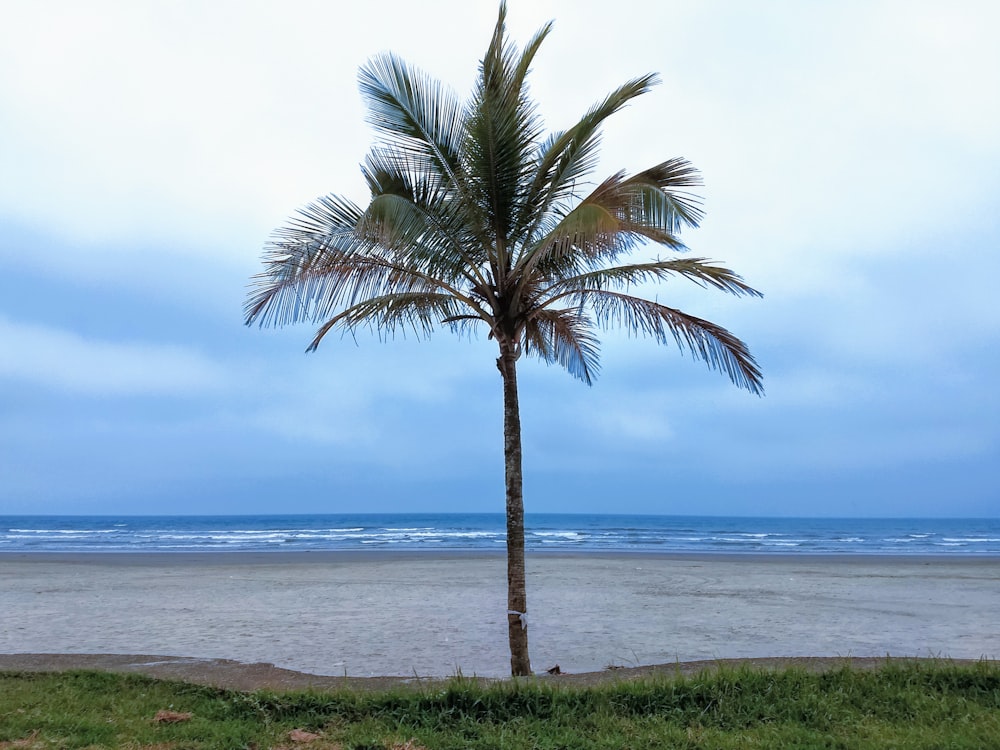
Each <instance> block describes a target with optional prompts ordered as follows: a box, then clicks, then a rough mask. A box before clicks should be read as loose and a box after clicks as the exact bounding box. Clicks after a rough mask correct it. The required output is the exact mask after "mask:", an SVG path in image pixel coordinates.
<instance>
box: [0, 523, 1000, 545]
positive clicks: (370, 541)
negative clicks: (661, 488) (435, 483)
mask: <svg viewBox="0 0 1000 750" xmlns="http://www.w3.org/2000/svg"><path fill="white" fill-rule="evenodd" d="M525 533H526V545H527V547H528V549H529V550H531V551H544V550H550V551H607V552H622V551H635V552H669V553H695V554H697V553H707V554H719V553H723V554H727V553H729V554H731V553H736V554H786V555H794V554H824V555H839V554H845V555H941V556H944V555H951V556H990V555H994V556H1000V519H978V520H977V519H804V518H721V517H693V516H625V515H568V514H565V515H564V514H559V515H555V514H553V515H546V514H536V515H528V516H527V517H526V519H525ZM505 541H506V534H505V527H504V517H503V516H502V515H499V514H457V513H448V514H338V515H295V516H291V515H290V516H277V515H275V516H155V517H154V516H148V517H144V516H0V552H215V551H229V552H251V551H253V552H257V551H283V552H294V551H308V550H366V549H381V550H429V551H433V550H453V549H466V550H502V549H503V545H504V543H505Z"/></svg>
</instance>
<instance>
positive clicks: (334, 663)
mask: <svg viewBox="0 0 1000 750" xmlns="http://www.w3.org/2000/svg"><path fill="white" fill-rule="evenodd" d="M527 566H528V603H529V622H530V634H529V640H530V642H531V653H532V665H533V667H534V669H535V671H536V672H538V671H544V670H547V669H549V668H551V667H553V666H554V665H556V664H559V665H560V666H561V669H562V670H563V671H566V672H574V673H577V672H597V671H601V670H603V669H604V668H605V667H608V666H615V667H635V666H638V665H641V664H671V663H675V662H697V661H704V660H718V659H747V658H765V657H768V658H770V657H788V656H796V655H802V654H809V655H812V656H816V657H852V658H869V657H884V656H886V655H887V654H888V655H891V656H893V657H898V658H910V657H926V656H937V657H943V658H955V659H980V658H997V656H998V655H1000V634H998V632H997V630H996V623H997V622H1000V559H998V558H984V557H978V556H977V557H961V558H959V557H950V556H948V557H945V556H921V557H914V556H896V555H894V556H882V555H879V556H872V555H863V556H853V555H852V556H830V555H826V556H803V555H800V554H780V555H770V556H760V555H728V556H726V557H720V556H718V555H715V554H699V555H686V554H685V555H679V554H673V553H671V554H654V555H649V554H642V553H631V552H630V553H627V554H620V553H606V552H604V553H579V552H577V553H567V552H565V551H559V552H551V553H548V552H547V553H545V554H529V555H528V557H527ZM505 587H506V575H505V556H504V554H503V553H502V552H500V551H496V552H494V551H481V552H478V553H476V552H474V553H473V554H468V553H466V552H463V551H455V550H448V551H436V552H432V553H429V552H424V551H374V550H373V551H368V550H365V551H362V552H360V553H354V552H346V551H329V552H326V551H324V552H295V553H288V552H267V553H251V552H223V553H216V552H212V553H181V554H178V553H106V554H105V553H50V554H44V553H43V554H39V553H31V554H22V553H13V554H11V553H7V554H0V611H3V612H4V613H5V615H7V616H5V617H4V618H2V619H0V653H7V654H13V653H46V652H48V653H66V654H142V653H146V654H179V655H185V656H186V657H187V658H190V659H209V660H220V659H221V660H232V661H235V662H240V663H247V664H254V663H266V664H273V665H276V667H275V668H283V669H287V670H292V671H297V672H302V673H309V674H313V675H327V676H343V675H347V676H350V677H372V676H380V675H400V674H402V675H406V674H419V675H426V676H437V677H440V676H445V675H451V674H455V673H456V672H458V671H461V672H463V673H465V674H478V675H481V676H486V677H489V676H502V675H504V674H506V673H507V672H508V671H509V664H508V658H509V656H508V654H507V652H506V648H507V640H506V623H507V617H506V610H507V607H506V589H505Z"/></svg>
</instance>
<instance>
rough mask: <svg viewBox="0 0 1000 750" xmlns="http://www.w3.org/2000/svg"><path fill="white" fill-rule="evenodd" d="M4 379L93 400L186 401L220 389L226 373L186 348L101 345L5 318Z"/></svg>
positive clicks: (1, 337) (1, 322) (0, 324)
mask: <svg viewBox="0 0 1000 750" xmlns="http://www.w3.org/2000/svg"><path fill="white" fill-rule="evenodd" d="M0 351H3V353H4V356H3V358H2V359H0V378H3V379H8V380H13V381H19V382H22V383H29V384H32V385H37V386H41V387H45V388H50V389H53V390H57V391H62V392H68V393H76V394H83V395H91V396H112V397H124V396H140V395H142V396H150V395H163V396H183V395H192V394H201V393H207V392H212V391H217V390H218V389H220V388H221V387H222V386H223V384H224V383H225V381H226V380H227V375H226V372H225V369H224V368H222V367H220V366H219V365H218V364H216V363H214V362H212V361H211V360H209V359H207V358H206V357H204V356H202V355H200V354H198V353H197V352H194V351H191V350H189V349H186V348H184V347H180V346H172V345H158V344H148V343H117V342H110V341H95V340H91V339H88V338H85V337H84V336H81V335H79V334H77V333H74V332H72V331H66V330H62V329H56V328H50V327H48V326H41V325H34V324H31V323H19V322H16V321H12V320H10V319H7V318H5V317H0Z"/></svg>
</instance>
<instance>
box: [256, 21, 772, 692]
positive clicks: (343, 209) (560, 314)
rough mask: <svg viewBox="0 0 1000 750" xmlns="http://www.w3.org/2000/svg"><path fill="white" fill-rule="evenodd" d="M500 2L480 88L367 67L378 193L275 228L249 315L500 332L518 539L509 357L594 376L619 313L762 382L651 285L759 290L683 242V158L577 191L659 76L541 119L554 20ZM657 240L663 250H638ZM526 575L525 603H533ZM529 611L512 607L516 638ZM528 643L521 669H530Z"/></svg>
mask: <svg viewBox="0 0 1000 750" xmlns="http://www.w3.org/2000/svg"><path fill="white" fill-rule="evenodd" d="M505 17H506V8H505V6H504V5H503V4H501V6H500V14H499V19H498V22H497V25H496V29H495V31H494V34H493V37H492V39H491V41H490V44H489V48H488V49H487V51H486V54H485V55H484V57H483V60H482V63H481V65H480V75H479V78H478V81H477V83H476V85H475V87H474V90H473V92H472V95H471V96H470V98H469V99H468V101H462V100H461V99H459V98H458V97H457V96H456V95H455V94H454V93H453V92H451V91H450V90H448V88H447V87H445V86H444V85H442V84H441V83H440V82H438V81H436V80H434V79H433V78H431V77H429V76H427V75H426V74H424V73H422V72H421V71H419V70H417V69H415V68H413V67H411V66H409V65H408V64H407V63H405V62H404V61H402V60H401V59H399V58H398V57H396V56H395V55H393V54H382V55H379V56H376V57H374V58H372V59H371V60H370V61H369V62H368V63H367V64H366V65H365V66H364V67H363V68H362V69H361V72H360V76H359V83H360V88H361V94H362V96H363V98H364V100H365V101H366V103H367V105H368V120H369V122H370V124H371V125H372V126H373V128H374V130H375V136H376V140H375V144H374V146H373V147H372V150H371V152H370V153H369V154H368V156H367V157H366V159H365V161H364V164H363V165H362V167H361V169H362V173H363V175H364V177H365V180H366V182H367V185H368V188H369V190H370V192H371V198H370V201H369V202H368V205H367V206H366V207H364V208H362V207H360V206H358V205H356V204H354V203H353V202H352V201H350V200H349V199H347V198H345V197H341V196H336V195H329V196H325V197H322V198H319V199H317V200H316V201H314V202H313V203H311V204H309V205H307V206H306V207H304V208H303V209H301V210H300V211H299V212H298V215H297V216H295V217H294V218H293V219H291V220H290V221H289V222H288V224H287V225H286V226H284V227H283V228H281V229H279V230H277V231H276V232H275V233H274V235H273V237H272V238H271V241H270V242H269V244H268V245H267V247H266V249H265V254H264V271H263V272H262V273H260V274H258V275H257V276H255V277H254V279H253V287H252V290H251V293H250V295H249V297H248V300H247V305H246V321H247V323H248V324H249V323H255V322H256V323H259V324H261V325H284V324H287V323H294V322H300V321H308V322H312V323H314V324H318V325H319V328H318V330H317V332H316V336H315V338H314V339H313V341H312V343H311V344H310V346H309V349H315V348H316V347H317V346H318V345H319V343H320V342H321V341H322V339H323V338H324V336H326V334H327V333H329V332H330V331H332V330H334V329H340V330H341V331H353V330H354V329H357V328H359V327H369V328H371V329H372V330H374V331H376V332H378V333H380V334H385V335H391V334H392V333H394V332H396V331H399V330H411V331H415V332H416V333H417V334H419V335H429V334H430V333H431V332H432V331H433V330H435V329H436V328H438V327H440V326H442V325H444V326H447V327H450V328H452V329H454V330H455V331H457V332H460V333H461V332H471V331H473V330H475V329H476V328H479V329H480V330H481V331H482V332H484V333H485V334H486V335H488V336H490V337H491V338H493V339H495V340H496V341H497V343H498V346H499V353H500V356H499V358H498V361H497V364H498V367H499V368H500V371H501V373H502V375H503V379H504V398H505V400H504V404H505V438H506V440H505V456H506V460H507V509H508V519H509V520H510V519H513V521H511V522H510V523H509V528H508V543H509V549H510V545H512V544H513V545H514V546H517V542H516V541H514V542H512V541H511V539H512V537H520V536H523V534H519V531H523V530H521V529H520V527H519V524H520V520H519V519H520V517H521V516H520V514H521V508H520V503H521V499H520V491H521V490H520V483H521V479H520V426H519V417H518V407H517V389H516V375H515V367H514V363H515V362H516V361H517V360H518V359H519V358H520V357H521V356H522V355H523V354H524V355H528V356H535V357H538V358H540V359H542V360H544V361H546V362H552V363H557V364H559V365H562V366H563V367H565V368H566V369H567V370H568V371H569V373H570V374H571V375H573V376H575V377H577V378H579V379H581V380H583V381H585V382H587V383H590V382H591V381H592V380H593V378H594V377H595V376H596V374H597V373H598V370H599V343H600V342H599V339H598V332H599V331H602V330H607V329H612V328H623V329H625V330H626V331H628V332H630V333H633V334H641V335H648V336H651V337H652V338H654V339H655V340H656V341H657V342H658V343H661V344H669V343H671V342H672V343H674V344H675V345H676V346H677V347H678V348H679V349H681V350H682V351H687V352H689V353H691V354H692V355H693V356H694V357H695V358H697V359H700V360H702V361H703V362H705V363H706V364H707V365H708V366H709V367H711V368H713V369H715V370H718V371H721V372H722V373H724V374H725V375H727V376H728V377H729V378H730V379H731V380H732V381H733V382H734V383H735V384H736V385H738V386H740V387H742V388H745V389H747V390H748V391H750V392H751V393H758V394H759V393H761V389H762V379H761V372H760V370H759V368H758V367H757V364H756V362H755V361H754V359H753V357H752V356H751V354H750V352H749V350H748V349H747V347H746V345H745V344H744V343H743V342H742V341H740V340H739V339H738V338H736V337H735V336H733V335H732V334H731V333H729V332H728V331H726V330H725V329H724V328H721V327H720V326H718V325H715V324H713V323H711V322H709V321H706V320H702V319H700V318H697V317H695V316H692V315H688V314H686V313H684V312H682V311H680V310H677V309H675V308H672V307H669V306H667V305H664V304H661V303H659V302H657V301H654V300H650V299H647V298H645V297H643V296H641V294H639V293H638V292H641V290H642V289H644V288H648V286H649V285H651V284H656V283H659V282H663V281H666V280H667V279H670V278H682V279H687V280H689V281H692V282H694V283H696V284H699V285H701V286H704V287H706V288H712V289H717V290H720V291H723V292H727V293H729V294H733V295H736V296H759V293H758V292H757V291H756V290H754V289H753V288H751V287H750V286H748V285H747V284H745V283H744V282H743V280H742V279H741V278H740V277H739V276H738V275H736V274H735V273H734V272H732V271H731V270H729V269H727V268H724V267H722V266H720V265H718V264H715V263H713V262H711V261H708V260H706V259H703V258H694V257H688V256H686V255H678V254H677V253H680V252H682V251H684V250H686V248H685V246H684V244H683V242H682V241H681V239H680V233H681V232H682V230H684V229H685V228H688V227H696V226H697V225H698V223H699V221H700V220H701V218H702V211H701V206H700V201H699V199H698V198H697V197H696V196H695V195H694V194H693V193H692V192H691V190H692V188H696V187H697V186H698V185H699V184H700V179H699V176H698V173H697V171H696V170H695V169H694V168H693V167H692V166H691V165H690V164H689V163H688V162H686V161H685V160H683V159H670V160H668V161H665V162H663V163H661V164H657V165H655V166H653V167H651V168H649V169H646V170H645V171H642V172H639V173H637V174H633V175H628V174H626V173H625V172H619V173H617V174H615V175H612V176H611V177H609V178H607V179H606V180H604V181H603V182H601V183H600V184H598V185H597V187H596V188H594V189H593V190H592V191H591V192H590V193H589V194H588V195H581V194H580V193H579V189H580V186H582V185H584V184H586V180H588V178H589V176H590V174H591V172H592V171H593V169H594V167H595V166H596V164H597V153H598V146H599V143H600V131H601V126H602V125H603V124H604V122H605V120H607V118H608V117H610V116H611V115H613V114H614V113H615V112H617V111H619V110H620V109H622V107H624V106H625V105H626V104H628V103H629V102H631V101H632V100H633V99H635V98H636V97H638V96H641V95H642V94H645V93H646V92H647V91H649V90H650V88H651V87H652V86H653V85H655V84H656V82H657V79H656V77H655V76H654V75H646V76H642V77H639V78H636V79H634V80H631V81H629V82H627V83H625V84H624V85H623V86H621V87H619V88H618V89H616V90H615V91H613V92H611V93H610V94H608V96H607V97H605V98H604V99H603V100H601V101H600V102H598V103H597V104H596V105H595V106H594V107H593V108H591V109H590V110H589V111H588V112H587V113H586V114H585V115H584V116H583V117H582V118H581V119H580V121H579V122H577V123H576V124H575V125H573V126H572V127H571V128H569V129H567V130H565V131H562V132H557V133H553V134H548V135H546V133H545V131H544V128H543V124H542V122H541V119H540V117H539V115H538V108H537V106H536V104H535V102H534V101H533V100H532V99H531V97H530V96H529V93H528V87H527V83H526V81H527V74H528V70H529V68H530V67H531V64H532V61H533V60H534V57H535V54H536V53H537V51H538V49H539V47H540V45H541V43H542V42H543V41H544V39H545V37H546V36H547V35H548V33H549V31H550V28H551V26H550V25H546V26H544V27H543V28H542V29H541V30H540V31H539V32H538V33H537V34H536V35H535V36H534V37H533V38H532V39H531V41H530V42H529V43H528V45H527V46H526V47H525V48H524V50H523V51H522V50H518V49H517V47H516V46H514V45H513V44H512V43H511V42H510V41H509V40H508V39H507V36H506V30H505ZM656 247H660V248H663V249H664V250H665V251H667V252H668V253H669V255H668V257H667V258H666V259H660V258H656V259H650V258H648V257H647V258H645V259H641V260H637V259H636V258H635V257H634V256H635V254H636V252H637V251H642V250H644V249H646V248H656ZM522 554H523V545H522ZM522 563H523V560H522ZM515 567H516V564H515ZM520 575H521V581H520V583H519V584H518V585H519V586H520V589H521V597H520V599H511V602H510V605H511V610H512V612H513V615H516V614H517V613H518V612H523V611H524V606H525V605H524V601H523V570H522V572H521V574H520ZM515 578H516V576H514V577H513V578H511V580H512V581H515ZM512 585H513V584H512ZM513 615H512V617H513ZM521 622H522V621H520V620H518V619H517V618H516V617H514V619H512V620H511V638H512V640H511V644H512V651H513V650H514V637H515V633H514V631H515V630H523V629H524V628H523V627H521V625H520V624H519V623H521ZM515 626H516V627H515ZM518 637H520V636H518ZM526 644H527V641H526V640H525V641H524V642H523V649H524V660H523V661H521V662H518V664H519V666H517V665H515V666H514V667H513V668H514V671H515V673H519V671H523V670H524V669H526V665H527V651H526V649H527V645H526ZM519 648H520V647H519ZM512 664H513V662H512Z"/></svg>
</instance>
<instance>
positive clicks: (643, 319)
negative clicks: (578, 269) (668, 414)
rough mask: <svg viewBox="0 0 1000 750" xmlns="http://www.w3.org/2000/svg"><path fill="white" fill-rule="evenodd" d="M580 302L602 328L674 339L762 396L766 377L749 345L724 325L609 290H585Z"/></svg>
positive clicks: (741, 386)
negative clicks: (593, 315)
mask: <svg viewBox="0 0 1000 750" xmlns="http://www.w3.org/2000/svg"><path fill="white" fill-rule="evenodd" d="M580 297H581V299H582V300H583V301H584V302H585V304H586V305H587V306H589V308H590V309H592V310H593V311H594V314H595V316H596V319H597V322H598V323H599V324H600V325H602V326H606V327H607V326H613V327H620V328H624V329H625V330H626V331H629V332H630V333H633V334H640V335H645V336H651V337H653V338H654V339H656V341H657V342H658V343H660V344H666V343H668V342H669V341H670V339H671V338H672V339H673V340H674V342H675V343H676V344H677V347H678V349H680V350H681V351H685V350H686V351H689V352H691V354H692V355H693V356H694V357H695V358H696V359H700V360H702V361H703V362H705V363H706V364H707V365H708V366H709V367H710V368H711V369H713V370H717V371H721V372H724V373H725V374H726V375H727V376H728V377H729V379H730V380H731V381H732V382H733V383H735V384H736V385H737V386H739V387H740V388H745V389H746V390H748V391H750V392H751V393H753V394H756V395H762V394H763V392H764V388H763V375H762V373H761V371H760V368H759V367H758V365H757V362H756V360H755V359H754V358H753V356H752V355H751V354H750V350H749V349H748V348H747V345H746V344H744V343H743V342H742V341H740V339H738V338H736V336H734V335H733V334H731V333H730V332H729V331H727V330H726V329H725V328H723V327H722V326H719V325H716V324H715V323H712V322H710V321H707V320H702V319H701V318H697V317H695V316H693V315H688V314H687V313H684V312H681V311H680V310H676V309H674V308H672V307H667V306H666V305H661V304H659V303H657V302H653V301H651V300H647V299H642V298H640V297H634V296H631V295H628V294H621V293H619V292H611V291H607V290H596V289H593V290H584V291H581V292H580Z"/></svg>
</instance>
